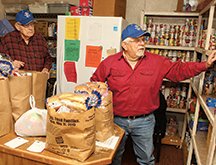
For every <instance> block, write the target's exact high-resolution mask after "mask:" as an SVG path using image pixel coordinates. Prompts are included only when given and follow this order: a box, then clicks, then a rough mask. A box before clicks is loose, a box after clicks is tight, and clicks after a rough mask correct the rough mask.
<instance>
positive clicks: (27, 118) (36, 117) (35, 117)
mask: <svg viewBox="0 0 216 165" xmlns="http://www.w3.org/2000/svg"><path fill="white" fill-rule="evenodd" d="M29 101H30V106H31V109H30V110H28V111H26V112H25V113H24V114H22V115H21V116H20V117H19V118H18V120H17V121H16V123H15V132H16V134H17V135H19V136H46V122H47V110H45V109H38V108H36V107H35V100H34V97H33V96H32V95H31V96H30V98H29Z"/></svg>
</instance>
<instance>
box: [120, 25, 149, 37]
mask: <svg viewBox="0 0 216 165" xmlns="http://www.w3.org/2000/svg"><path fill="white" fill-rule="evenodd" d="M150 35H151V34H150V33H149V32H147V31H145V30H142V28H141V27H140V26H139V25H137V24H130V25H128V26H127V27H126V28H125V29H124V30H123V32H122V36H121V37H122V41H124V40H125V39H126V38H128V37H131V38H138V37H141V36H150Z"/></svg>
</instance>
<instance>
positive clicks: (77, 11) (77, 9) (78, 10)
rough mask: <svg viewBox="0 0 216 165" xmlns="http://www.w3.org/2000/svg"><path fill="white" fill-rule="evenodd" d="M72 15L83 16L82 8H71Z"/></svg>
mask: <svg viewBox="0 0 216 165" xmlns="http://www.w3.org/2000/svg"><path fill="white" fill-rule="evenodd" d="M70 13H71V15H81V8H80V7H79V6H71V7H70Z"/></svg>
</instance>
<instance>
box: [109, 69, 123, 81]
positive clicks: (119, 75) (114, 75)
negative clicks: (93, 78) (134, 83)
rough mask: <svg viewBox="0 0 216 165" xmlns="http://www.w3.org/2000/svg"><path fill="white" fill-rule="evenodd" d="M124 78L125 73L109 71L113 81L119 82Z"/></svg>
mask: <svg viewBox="0 0 216 165" xmlns="http://www.w3.org/2000/svg"><path fill="white" fill-rule="evenodd" d="M125 76H126V72H125V71H121V70H112V71H111V77H112V78H113V79H114V80H121V79H122V78H123V77H125Z"/></svg>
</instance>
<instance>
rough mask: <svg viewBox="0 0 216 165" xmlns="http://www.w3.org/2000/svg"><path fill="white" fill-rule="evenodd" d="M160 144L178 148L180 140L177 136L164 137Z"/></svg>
mask: <svg viewBox="0 0 216 165" xmlns="http://www.w3.org/2000/svg"><path fill="white" fill-rule="evenodd" d="M161 143H162V144H168V145H175V146H180V145H181V138H180V137H179V136H178V135H175V136H165V137H164V138H163V139H162V141H161Z"/></svg>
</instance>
